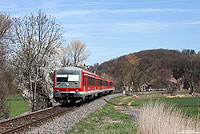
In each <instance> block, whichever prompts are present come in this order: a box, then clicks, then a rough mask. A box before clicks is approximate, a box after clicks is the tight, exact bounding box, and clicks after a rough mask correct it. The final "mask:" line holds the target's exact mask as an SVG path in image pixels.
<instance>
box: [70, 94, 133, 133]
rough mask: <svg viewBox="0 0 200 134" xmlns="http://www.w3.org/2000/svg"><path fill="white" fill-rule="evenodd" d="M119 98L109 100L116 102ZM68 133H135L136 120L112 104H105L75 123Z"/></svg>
mask: <svg viewBox="0 0 200 134" xmlns="http://www.w3.org/2000/svg"><path fill="white" fill-rule="evenodd" d="M121 98H123V97H117V98H114V99H112V100H111V102H112V103H118V102H119V101H120V100H121ZM66 133H69V134H136V133H137V122H136V121H133V120H132V119H131V118H130V117H129V116H128V115H125V114H122V113H120V112H118V111H116V110H115V109H114V105H112V104H106V105H105V106H104V107H103V108H102V109H101V110H98V111H96V112H94V113H91V114H90V115H89V116H88V117H87V118H86V119H84V120H82V121H80V122H79V123H77V124H76V125H75V126H74V127H73V129H72V130H71V131H69V132H66Z"/></svg>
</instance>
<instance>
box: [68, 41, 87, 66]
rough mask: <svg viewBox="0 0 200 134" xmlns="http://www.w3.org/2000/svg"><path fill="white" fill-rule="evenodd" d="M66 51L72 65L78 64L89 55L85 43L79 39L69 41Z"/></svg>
mask: <svg viewBox="0 0 200 134" xmlns="http://www.w3.org/2000/svg"><path fill="white" fill-rule="evenodd" d="M67 53H68V56H69V57H70V61H71V63H72V65H73V66H78V65H79V64H81V63H82V62H83V61H85V60H86V59H87V58H88V56H90V52H89V51H87V50H86V44H85V43H83V42H81V41H79V40H75V41H71V42H70V43H69V44H68V45H67Z"/></svg>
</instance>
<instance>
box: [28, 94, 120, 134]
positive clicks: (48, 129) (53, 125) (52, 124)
mask: <svg viewBox="0 0 200 134" xmlns="http://www.w3.org/2000/svg"><path fill="white" fill-rule="evenodd" d="M122 95H123V94H112V95H107V96H104V97H101V98H99V99H96V100H94V101H92V102H90V103H88V104H85V105H82V106H80V107H78V108H77V109H75V110H74V111H71V112H69V113H66V114H64V115H62V116H60V117H57V118H55V119H53V120H51V121H49V122H47V123H45V124H43V125H41V126H39V127H36V128H33V129H32V130H30V131H28V132H27V134H44V133H45V134H64V133H65V132H66V131H69V130H70V129H72V127H73V126H74V125H75V124H76V123H78V122H79V121H80V120H82V119H84V118H86V117H87V116H88V115H89V114H90V113H92V112H95V111H96V110H98V109H100V108H101V107H103V106H104V105H105V104H106V103H107V102H106V101H105V100H104V99H106V100H107V101H109V100H110V99H111V98H114V97H117V96H122Z"/></svg>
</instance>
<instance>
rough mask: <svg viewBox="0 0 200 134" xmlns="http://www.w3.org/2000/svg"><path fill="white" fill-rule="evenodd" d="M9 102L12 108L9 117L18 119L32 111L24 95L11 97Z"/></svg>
mask: <svg viewBox="0 0 200 134" xmlns="http://www.w3.org/2000/svg"><path fill="white" fill-rule="evenodd" d="M7 101H8V103H9V106H10V113H9V117H16V116H18V115H20V114H22V113H24V112H27V111H29V110H30V107H29V104H28V102H27V101H25V100H24V99H23V96H22V95H16V96H10V97H9V98H8V100H7Z"/></svg>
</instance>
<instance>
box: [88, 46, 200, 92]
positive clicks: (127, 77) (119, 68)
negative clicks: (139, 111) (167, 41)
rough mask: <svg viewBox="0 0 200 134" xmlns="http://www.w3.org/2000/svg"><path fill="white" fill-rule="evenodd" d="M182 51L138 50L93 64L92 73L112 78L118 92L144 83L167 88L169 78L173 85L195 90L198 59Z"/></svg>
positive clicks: (199, 63) (135, 87) (136, 87)
mask: <svg viewBox="0 0 200 134" xmlns="http://www.w3.org/2000/svg"><path fill="white" fill-rule="evenodd" d="M185 51H186V50H183V51H182V52H180V51H176V50H167V49H154V50H145V51H140V52H136V53H131V54H128V55H124V56H121V57H118V58H116V59H112V60H110V61H106V62H104V63H102V64H100V65H99V64H96V65H94V66H92V67H91V70H92V71H96V72H97V73H98V74H99V75H103V76H105V77H108V78H112V79H113V80H114V83H115V87H116V88H117V89H120V88H122V87H123V86H132V87H133V88H134V89H135V90H139V89H140V87H141V85H143V84H144V83H150V84H151V85H153V87H154V88H167V87H168V86H169V85H170V79H171V78H172V77H173V78H174V79H176V80H178V81H179V83H176V84H184V86H185V88H189V87H191V86H196V87H197V86H198V83H199V80H200V77H199V74H200V58H199V57H200V56H199V55H196V54H195V53H193V54H192V55H191V54H190V53H189V54H188V53H185ZM195 74H196V75H195ZM197 74H198V75H197ZM192 83H195V85H194V84H193V85H192Z"/></svg>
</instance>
